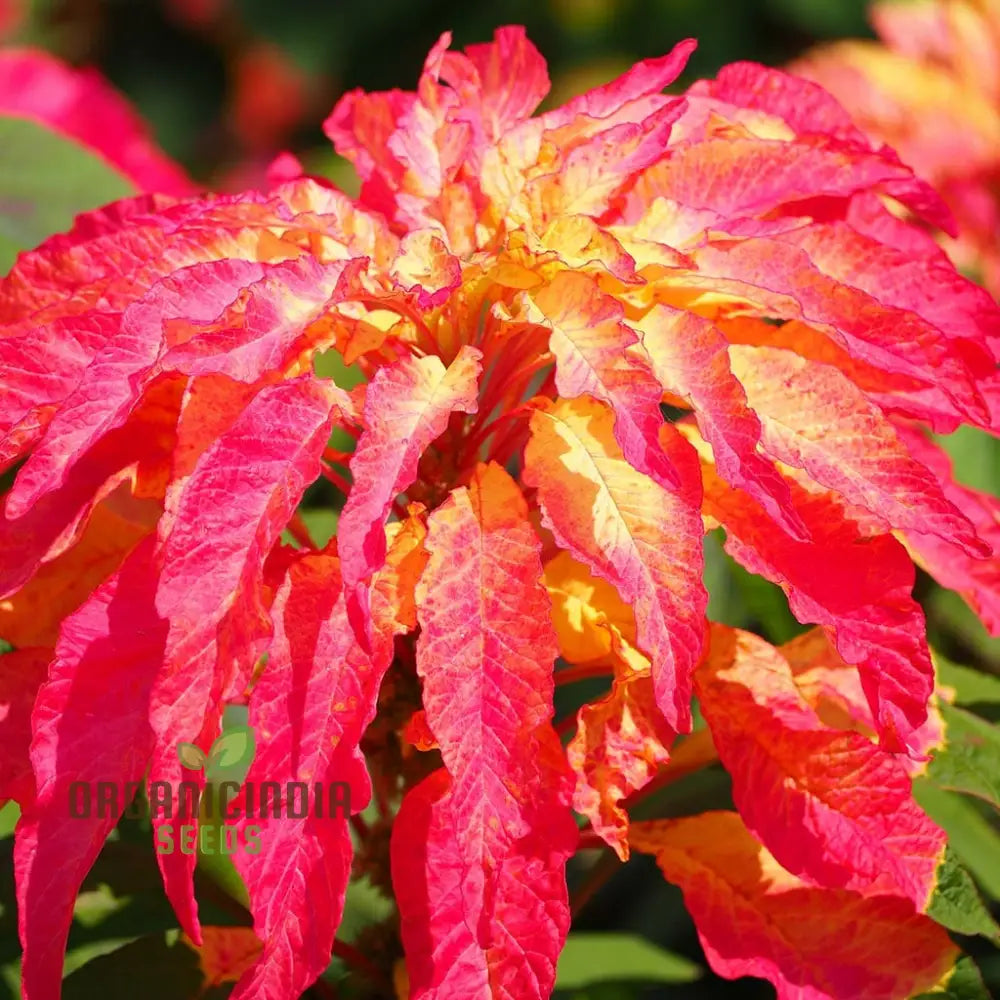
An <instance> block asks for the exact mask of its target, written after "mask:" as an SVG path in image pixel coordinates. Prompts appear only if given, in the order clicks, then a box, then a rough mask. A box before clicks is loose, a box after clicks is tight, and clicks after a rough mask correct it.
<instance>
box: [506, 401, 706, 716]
mask: <svg viewBox="0 0 1000 1000" xmlns="http://www.w3.org/2000/svg"><path fill="white" fill-rule="evenodd" d="M613 419H614V418H613V415H612V412H611V410H610V409H608V408H607V407H605V406H602V405H601V404H599V403H597V402H596V401H594V400H591V399H587V398H581V399H577V400H573V401H561V402H558V403H556V404H549V405H546V406H544V407H540V408H539V409H538V410H537V411H536V412H535V413H534V414H533V415H532V418H531V429H532V430H531V439H530V441H529V443H528V446H527V448H526V449H525V470H524V480H525V482H526V483H527V484H528V485H529V486H533V487H536V488H537V490H538V502H539V506H540V507H541V509H542V512H543V515H544V520H545V524H546V526H547V527H549V528H550V530H552V532H553V534H554V535H555V537H556V539H557V540H558V541H559V543H560V544H561V546H562V547H563V548H565V549H567V550H568V551H569V552H571V553H572V554H573V556H574V557H575V558H576V559H578V560H579V561H580V562H582V563H584V564H585V565H587V566H589V567H590V570H591V572H593V573H594V574H595V575H597V576H599V577H601V578H602V579H604V580H607V581H608V582H609V583H610V584H612V586H614V587H615V588H616V589H617V590H618V592H619V593H620V594H621V596H622V597H623V598H624V599H625V600H626V601H628V602H629V603H630V604H632V606H633V607H634V609H635V617H636V628H637V639H636V641H637V645H638V646H639V649H640V651H641V652H643V653H644V654H645V655H646V656H648V658H649V660H650V661H651V663H652V672H653V684H654V688H655V691H656V701H657V704H658V705H659V707H660V710H661V711H662V712H663V714H664V717H665V718H666V721H667V724H668V725H670V726H671V727H673V728H674V729H675V730H677V731H684V730H685V729H687V728H688V727H689V726H690V718H691V716H690V711H691V710H690V698H691V681H690V678H691V672H692V670H693V669H694V666H695V664H696V663H697V661H698V658H699V655H700V653H701V648H702V643H703V621H704V608H705V604H706V602H707V596H706V594H705V591H704V587H703V585H702V582H701V566H702V560H703V556H702V546H701V518H700V515H699V513H698V505H699V484H698V481H697V476H696V472H695V470H694V469H693V468H692V463H691V456H690V455H689V454H688V453H686V452H685V450H684V448H683V442H680V441H678V440H676V439H675V438H674V436H673V434H672V433H671V432H670V428H667V427H665V428H664V430H663V434H662V436H661V441H663V442H666V443H667V445H668V446H669V449H670V450H669V455H670V458H671V460H672V462H673V464H674V466H675V468H677V469H678V470H680V471H682V472H683V477H684V478H683V481H684V487H683V488H682V489H681V490H678V491H676V492H674V491H668V490H666V489H664V488H663V487H662V486H660V485H659V484H658V483H656V482H654V481H653V480H652V479H649V478H648V477H646V476H644V475H642V474H641V473H640V472H637V471H636V470H635V469H634V468H632V466H631V465H629V463H628V462H626V461H625V459H624V457H623V456H622V453H621V450H620V449H619V447H618V445H617V443H616V442H615V440H614V438H613V435H612V424H613Z"/></svg>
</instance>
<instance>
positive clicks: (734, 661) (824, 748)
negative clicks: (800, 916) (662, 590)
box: [695, 626, 946, 911]
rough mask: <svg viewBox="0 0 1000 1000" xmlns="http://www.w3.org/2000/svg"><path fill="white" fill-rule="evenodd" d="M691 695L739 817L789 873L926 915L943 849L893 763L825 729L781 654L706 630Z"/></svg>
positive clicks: (939, 833) (728, 632)
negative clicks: (893, 899)
mask: <svg viewBox="0 0 1000 1000" xmlns="http://www.w3.org/2000/svg"><path fill="white" fill-rule="evenodd" d="M695 685H696V689H697V691H698V696H699V704H700V705H701V709H702V712H703V713H704V715H705V719H706V721H707V722H708V724H709V727H710V728H711V730H712V739H713V742H714V743H715V747H716V750H717V751H718V753H719V757H720V759H721V760H722V763H723V764H724V765H725V767H726V770H727V771H729V773H730V775H731V776H732V779H733V800H734V802H735V803H736V807H737V808H738V809H739V811H740V815H741V816H742V817H743V821H744V822H745V823H746V824H747V827H748V828H749V829H750V831H751V832H752V833H753V834H754V835H755V836H756V837H757V838H758V839H759V840H760V841H761V842H762V843H763V844H764V845H765V846H766V847H767V848H768V849H769V850H770V851H771V853H772V854H773V855H774V856H775V858H777V860H778V861H779V862H780V863H781V865H782V866H783V867H784V868H785V869H787V870H788V871H789V872H792V873H793V874H795V875H798V876H799V877H800V878H803V879H805V880H806V881H809V882H813V883H815V884H817V885H822V886H825V887H828V888H835V889H840V888H845V889H855V890H857V891H859V892H862V893H863V894H864V895H873V894H878V893H886V892H888V893H891V894H893V895H901V896H905V897H906V898H907V899H909V900H910V901H911V902H912V903H913V905H914V906H915V907H916V908H917V909H918V910H921V911H922V910H924V909H925V907H926V905H927V902H928V900H929V898H930V895H931V893H932V892H933V890H934V885H935V872H936V870H937V867H938V864H939V863H940V861H941V859H942V855H943V852H944V847H945V840H946V838H945V834H944V831H943V830H941V829H939V828H938V827H937V826H936V825H935V824H934V823H933V822H931V820H930V819H928V818H927V816H926V815H924V813H923V812H922V810H921V809H920V807H919V806H918V805H917V804H916V802H915V801H914V799H913V794H912V790H911V787H910V778H909V775H908V774H907V773H906V769H905V766H904V762H903V760H901V759H900V757H899V756H897V755H895V754H891V753H888V752H887V751H885V750H883V749H882V748H881V747H878V746H876V745H875V744H873V743H871V742H870V741H869V740H868V739H867V738H866V737H864V736H862V735H861V734H860V733H857V732H844V731H840V730H837V729H832V728H830V727H828V726H826V725H824V724H823V723H822V722H821V721H820V719H819V717H818V716H817V715H816V713H815V712H814V711H813V709H812V708H811V706H810V705H808V704H807V703H806V701H805V699H804V698H803V697H802V695H801V694H800V693H799V691H798V690H797V688H796V685H795V681H794V678H793V676H792V672H791V669H790V668H789V665H788V663H787V662H786V661H785V660H784V659H783V658H782V656H781V654H780V652H779V651H778V650H776V649H774V648H773V647H771V646H770V645H768V644H767V643H766V642H764V640H763V639H758V638H757V637H756V636H754V635H751V634H750V633H748V632H738V631H735V630H732V629H727V628H723V627H722V626H717V627H716V628H715V629H713V633H712V642H711V649H710V653H709V656H708V658H707V659H706V661H705V663H704V664H703V665H702V666H701V667H700V668H699V670H698V672H697V673H696V674H695Z"/></svg>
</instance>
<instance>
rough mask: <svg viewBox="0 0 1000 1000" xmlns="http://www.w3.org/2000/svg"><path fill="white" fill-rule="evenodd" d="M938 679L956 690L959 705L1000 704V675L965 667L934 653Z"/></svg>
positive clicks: (956, 700)
mask: <svg viewBox="0 0 1000 1000" xmlns="http://www.w3.org/2000/svg"><path fill="white" fill-rule="evenodd" d="M934 663H935V665H936V667H937V675H938V680H940V681H941V683H942V684H947V685H948V687H950V688H954V690H955V703H956V704H958V705H1000V677H994V676H993V674H987V673H984V672H983V671H982V670H973V669H972V668H971V667H963V666H960V665H959V664H957V663H952V662H951V660H949V659H946V658H945V657H943V656H940V655H938V654H937V653H935V654H934Z"/></svg>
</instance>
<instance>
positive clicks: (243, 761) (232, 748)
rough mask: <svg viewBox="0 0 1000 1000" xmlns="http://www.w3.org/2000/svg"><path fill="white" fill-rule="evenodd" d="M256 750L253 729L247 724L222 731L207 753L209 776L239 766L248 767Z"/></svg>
mask: <svg viewBox="0 0 1000 1000" xmlns="http://www.w3.org/2000/svg"><path fill="white" fill-rule="evenodd" d="M255 750H256V741H255V740H254V735H253V730H252V729H251V728H250V727H249V726H235V727H233V728H232V729H228V730H227V731H226V732H224V733H223V734H222V735H221V736H220V737H219V738H218V739H217V740H216V741H215V742H214V743H213V744H212V749H211V750H210V751H209V753H208V767H207V772H208V774H209V777H211V776H212V775H215V774H220V773H222V772H223V771H230V770H232V769H233V768H237V767H240V766H244V767H249V765H250V762H251V761H252V760H253V755H254V751H255Z"/></svg>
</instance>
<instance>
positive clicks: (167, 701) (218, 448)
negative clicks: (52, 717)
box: [149, 377, 341, 941]
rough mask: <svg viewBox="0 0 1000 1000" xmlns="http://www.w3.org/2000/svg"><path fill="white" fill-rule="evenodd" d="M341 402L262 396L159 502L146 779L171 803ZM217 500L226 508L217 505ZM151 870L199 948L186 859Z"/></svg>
mask: <svg viewBox="0 0 1000 1000" xmlns="http://www.w3.org/2000/svg"><path fill="white" fill-rule="evenodd" d="M339 393H340V390H337V389H336V387H334V386H330V385H329V383H320V382H317V381H315V380H313V379H311V378H308V377H306V378H303V379H296V380H290V381H287V382H283V383H278V384H277V385H275V386H273V387H267V388H264V389H262V390H261V391H260V392H259V393H258V394H257V395H256V396H255V397H254V398H253V400H252V401H251V402H250V404H249V405H248V406H247V407H246V409H245V410H244V411H243V413H242V414H241V415H240V417H239V418H238V419H237V420H236V422H235V423H234V424H233V426H232V427H231V428H230V429H229V430H228V431H226V432H225V433H224V434H223V435H222V437H220V438H219V440H218V441H217V442H216V443H215V444H214V445H212V446H211V447H210V448H209V449H208V450H207V451H206V452H205V453H204V454H203V455H202V456H201V457H200V458H199V460H198V462H197V464H196V465H195V467H194V469H193V471H192V472H191V475H190V476H189V477H187V478H186V479H184V480H182V482H181V483H180V485H179V488H177V489H176V492H175V493H174V494H173V495H172V496H169V497H168V500H167V510H166V512H165V514H164V517H163V519H162V520H161V522H160V527H159V536H160V541H159V552H160V553H161V556H160V558H162V560H163V569H162V570H161V571H160V573H159V579H158V581H157V585H156V586H157V590H156V609H157V612H158V613H159V615H161V616H162V617H163V618H164V619H166V620H168V621H169V623H170V633H169V636H168V638H167V642H166V646H165V649H164V650H163V653H162V657H161V659H162V666H161V667H160V669H159V670H158V672H157V676H156V683H155V684H154V686H153V689H152V691H151V692H150V707H149V720H150V725H151V727H152V729H153V733H154V734H155V740H156V742H155V747H154V752H153V758H152V762H151V767H150V777H151V780H153V781H168V782H170V783H171V786H170V787H171V789H172V792H171V795H172V796H177V794H178V793H177V788H178V785H179V782H180V780H181V778H182V772H181V768H180V764H179V761H178V760H177V755H176V752H175V750H174V747H175V744H176V742H177V739H178V737H185V736H186V737H188V738H191V739H192V740H193V742H196V743H198V745H199V746H202V747H203V748H204V747H206V746H207V745H208V743H209V741H210V739H211V738H213V737H214V736H215V734H216V732H217V731H218V727H219V723H220V721H221V706H220V701H221V699H222V698H223V697H225V696H226V695H227V694H228V692H230V691H231V690H233V689H235V690H236V691H237V692H241V691H242V689H243V688H244V687H245V685H246V682H247V679H248V677H249V671H250V670H251V668H252V666H253V665H254V664H255V663H256V661H257V659H258V658H259V656H260V654H261V652H263V648H262V644H263V641H264V639H265V637H266V635H267V630H268V626H269V620H268V617H267V611H266V606H265V604H264V594H263V579H262V578H263V564H264V560H265V558H266V557H267V555H268V553H269V552H270V550H271V548H272V546H273V545H274V544H275V543H276V542H277V540H278V537H279V535H280V534H281V530H282V529H283V528H284V525H285V523H286V522H287V520H288V518H289V517H290V516H291V514H292V512H293V511H294V510H295V508H296V507H297V506H298V503H299V500H300V499H301V496H302V493H303V492H304V491H305V488H306V486H308V485H309V484H310V483H311V482H312V480H313V479H314V478H315V477H316V474H317V472H318V468H319V456H320V452H321V451H322V449H323V446H324V445H325V443H326V440H327V438H328V437H329V432H330V426H331V424H332V422H333V420H334V418H335V417H336V416H339V412H338V408H339V401H340V399H341V396H340V395H339ZM264 427H266V428H267V433H266V434H261V433H260V431H261V428H264ZM248 438H250V439H255V442H256V443H255V445H254V457H253V461H252V462H248V461H247V459H246V456H245V453H244V448H245V443H246V441H247V439H248ZM220 494H222V495H226V496H227V497H229V498H230V503H227V504H219V503H217V502H216V500H217V498H218V497H219V496H220ZM206 537H207V538H211V539H212V540H213V542H214V544H213V545H212V546H208V545H206V544H205V542H204V539H205V538H206ZM179 802H180V800H179V798H178V799H177V803H176V804H175V806H174V809H175V811H176V809H177V808H179ZM164 822H170V820H169V819H166V818H165V817H163V816H154V817H153V827H154V832H158V831H159V829H160V827H161V826H162V825H163V823H164ZM159 861H160V865H161V870H162V871H163V874H164V885H165V887H166V889H167V895H168V896H169V897H170V899H171V902H172V903H173V904H174V906H175V908H176V909H177V911H178V917H179V918H180V920H181V925H182V927H183V929H184V930H185V932H186V933H187V934H188V935H189V936H190V937H191V938H192V940H194V941H197V939H198V937H197V916H196V910H195V904H194V899H193V895H192V892H191V870H192V868H193V865H194V856H193V855H186V854H183V853H164V854H161V855H159Z"/></svg>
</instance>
